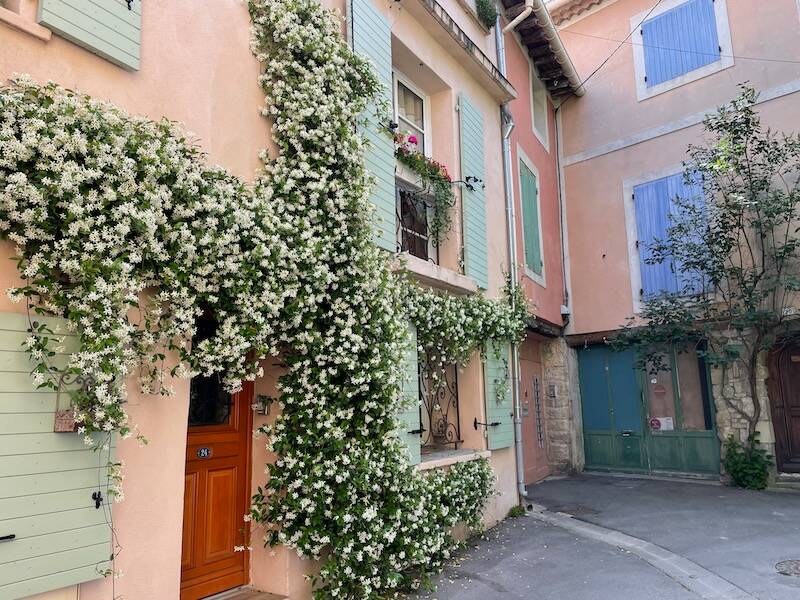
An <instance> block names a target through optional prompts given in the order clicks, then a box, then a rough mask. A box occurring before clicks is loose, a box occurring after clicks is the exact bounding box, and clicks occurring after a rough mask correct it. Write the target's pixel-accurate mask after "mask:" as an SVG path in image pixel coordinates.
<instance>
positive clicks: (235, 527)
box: [181, 377, 253, 600]
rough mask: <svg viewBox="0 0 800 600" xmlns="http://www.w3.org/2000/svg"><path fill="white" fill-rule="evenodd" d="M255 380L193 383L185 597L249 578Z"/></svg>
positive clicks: (185, 522) (198, 380) (207, 593)
mask: <svg viewBox="0 0 800 600" xmlns="http://www.w3.org/2000/svg"><path fill="white" fill-rule="evenodd" d="M252 396H253V386H252V384H245V387H244V389H243V390H242V391H241V392H240V393H238V394H234V395H231V394H228V393H226V392H225V391H224V390H223V389H222V385H221V382H220V381H219V378H218V377H195V378H193V379H192V382H191V393H190V404H189V429H188V436H187V443H186V482H185V488H184V496H183V551H182V554H181V600H196V599H199V598H205V597H207V596H210V595H212V594H216V593H218V592H222V591H225V590H228V589H231V588H234V587H237V586H240V585H244V584H246V583H247V582H248V572H247V552H242V551H239V552H237V551H235V547H236V546H240V547H241V546H247V545H248V540H249V532H248V530H247V527H246V523H245V522H244V519H243V517H244V514H245V512H246V511H247V507H248V497H249V493H250V490H249V487H250V481H249V456H250V440H251V438H252V436H251V428H252V424H251V420H252V412H251V405H252Z"/></svg>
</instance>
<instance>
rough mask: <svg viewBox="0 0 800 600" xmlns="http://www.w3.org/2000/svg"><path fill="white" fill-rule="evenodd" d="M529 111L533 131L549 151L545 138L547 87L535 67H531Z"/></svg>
mask: <svg viewBox="0 0 800 600" xmlns="http://www.w3.org/2000/svg"><path fill="white" fill-rule="evenodd" d="M531 113H532V115H533V119H532V121H533V132H534V133H535V134H536V137H537V138H539V141H540V142H541V143H542V146H544V147H545V149H547V151H548V152H549V151H550V145H549V143H548V139H547V87H545V85H544V83H543V82H542V80H541V79H539V76H538V75H537V74H536V69H535V68H533V67H531Z"/></svg>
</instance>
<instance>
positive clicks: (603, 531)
mask: <svg viewBox="0 0 800 600" xmlns="http://www.w3.org/2000/svg"><path fill="white" fill-rule="evenodd" d="M529 495H530V496H531V497H532V498H533V502H534V503H536V504H540V505H542V507H543V508H545V509H546V510H545V511H544V512H534V513H530V514H529V515H528V516H525V517H520V518H517V519H511V520H509V521H507V522H506V523H503V524H502V525H500V526H499V527H497V528H495V529H494V530H492V531H490V532H489V533H488V534H487V535H486V537H485V539H483V540H480V541H476V542H475V543H473V544H471V545H470V547H469V548H468V549H467V550H465V551H464V552H463V553H461V554H460V555H459V558H458V560H457V561H456V562H455V564H453V565H451V566H449V567H448V568H447V569H446V570H445V572H444V573H443V574H442V575H441V576H440V578H439V580H438V582H439V585H438V588H437V590H436V591H435V592H433V593H425V594H420V598H426V599H431V600H432V599H438V600H451V599H452V600H455V599H459V600H490V599H493V598H500V599H506V598H508V599H526V600H527V599H531V600H533V599H535V600H549V599H553V600H556V599H558V600H618V599H619V600H622V599H625V600H627V599H633V600H684V599H686V600H691V599H697V598H706V599H716V600H734V599H735V600H752V599H756V600H798V599H800V577H791V576H786V575H781V574H779V573H778V572H777V571H776V570H775V565H776V563H778V562H780V561H784V560H789V559H800V495H799V494H792V493H776V492H751V491H745V490H738V489H732V488H727V487H721V486H718V485H710V484H704V483H684V482H678V481H655V480H645V479H633V478H618V477H608V476H594V475H581V476H577V477H571V478H564V479H556V480H551V481H547V482H545V483H542V484H539V485H536V486H532V487H531V488H529ZM624 534H627V535H624Z"/></svg>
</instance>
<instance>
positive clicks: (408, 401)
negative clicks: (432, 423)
mask: <svg viewBox="0 0 800 600" xmlns="http://www.w3.org/2000/svg"><path fill="white" fill-rule="evenodd" d="M409 330H410V336H409V337H410V342H409V345H408V347H407V348H406V352H405V354H404V355H403V375H404V377H403V383H402V387H401V391H400V395H401V400H402V402H403V406H402V408H401V410H400V413H399V414H398V415H397V421H398V424H399V427H400V428H401V429H400V434H401V435H400V437H401V439H402V440H403V441H404V442H405V444H406V447H407V448H408V457H409V462H410V463H411V464H412V465H415V464H417V463H418V462H419V461H420V444H421V439H422V438H421V436H420V431H419V430H420V420H419V358H418V357H417V330H416V328H415V327H414V325H413V324H412V323H409Z"/></svg>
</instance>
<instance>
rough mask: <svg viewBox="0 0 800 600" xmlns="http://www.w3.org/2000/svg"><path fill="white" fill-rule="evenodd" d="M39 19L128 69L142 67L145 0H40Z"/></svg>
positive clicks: (62, 34) (66, 36)
mask: <svg viewBox="0 0 800 600" xmlns="http://www.w3.org/2000/svg"><path fill="white" fill-rule="evenodd" d="M38 21H39V23H41V24H42V25H44V26H45V27H47V28H48V29H52V30H53V31H55V32H56V33H57V34H59V35H60V36H61V37H64V38H66V39H68V40H69V41H71V42H74V43H76V44H78V45H79V46H82V47H84V48H86V49H87V50H89V51H91V52H94V53H95V54H99V55H100V56H102V57H103V58H106V59H108V60H110V61H111V62H113V63H115V64H118V65H119V66H121V67H125V68H126V69H132V70H138V69H139V57H140V51H141V42H142V0H133V1H132V2H131V4H130V9H129V8H128V3H127V2H126V1H125V0H39V15H38Z"/></svg>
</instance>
